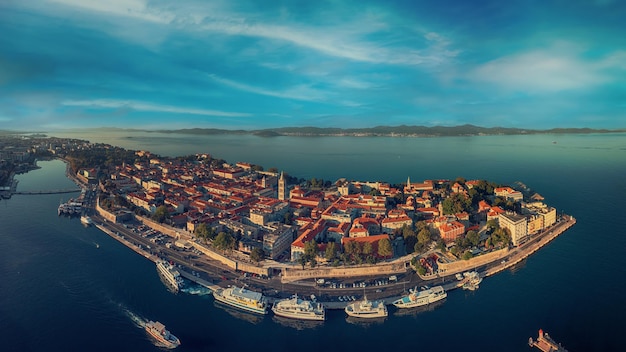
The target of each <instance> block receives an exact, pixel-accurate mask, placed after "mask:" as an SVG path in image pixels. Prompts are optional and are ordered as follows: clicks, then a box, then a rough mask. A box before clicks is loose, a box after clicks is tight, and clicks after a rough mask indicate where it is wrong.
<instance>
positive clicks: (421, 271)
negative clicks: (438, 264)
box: [417, 264, 426, 276]
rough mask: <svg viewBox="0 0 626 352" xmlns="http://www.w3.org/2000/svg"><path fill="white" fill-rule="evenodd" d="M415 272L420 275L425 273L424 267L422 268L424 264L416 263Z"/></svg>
mask: <svg viewBox="0 0 626 352" xmlns="http://www.w3.org/2000/svg"><path fill="white" fill-rule="evenodd" d="M417 273H418V274H420V275H422V276H424V275H426V268H424V266H423V265H421V264H420V265H418V266H417Z"/></svg>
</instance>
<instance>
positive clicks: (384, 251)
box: [378, 238, 393, 258]
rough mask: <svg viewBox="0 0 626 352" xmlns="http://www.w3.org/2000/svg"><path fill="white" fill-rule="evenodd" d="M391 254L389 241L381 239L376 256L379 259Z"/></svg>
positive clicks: (391, 249)
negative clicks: (378, 256)
mask: <svg viewBox="0 0 626 352" xmlns="http://www.w3.org/2000/svg"><path fill="white" fill-rule="evenodd" d="M392 254H393V248H391V241H390V240H389V239H388V238H382V239H380V240H379V241H378V255H380V256H381V257H385V258H387V257H390V256H391V255H392Z"/></svg>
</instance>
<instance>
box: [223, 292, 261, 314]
mask: <svg viewBox="0 0 626 352" xmlns="http://www.w3.org/2000/svg"><path fill="white" fill-rule="evenodd" d="M213 297H215V299H216V300H218V301H219V302H222V303H224V304H228V305H230V306H233V307H236V308H239V309H243V310H245V311H248V312H252V313H257V314H267V301H266V299H265V297H264V296H263V295H262V294H261V293H259V292H254V291H250V290H246V289H245V288H243V287H241V288H239V287H236V286H233V287H228V288H218V289H216V290H215V291H214V292H213Z"/></svg>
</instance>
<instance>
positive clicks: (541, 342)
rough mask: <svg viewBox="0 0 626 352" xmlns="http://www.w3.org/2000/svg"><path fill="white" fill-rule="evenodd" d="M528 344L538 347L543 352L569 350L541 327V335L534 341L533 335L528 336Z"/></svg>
mask: <svg viewBox="0 0 626 352" xmlns="http://www.w3.org/2000/svg"><path fill="white" fill-rule="evenodd" d="M528 346H530V347H537V348H538V349H540V350H541V351H543V352H567V350H566V349H565V347H563V346H561V344H560V343H558V342H556V341H554V340H553V339H552V338H551V337H550V335H548V333H547V332H546V333H544V332H543V330H542V329H539V337H538V338H537V340H536V341H533V338H532V337H529V338H528Z"/></svg>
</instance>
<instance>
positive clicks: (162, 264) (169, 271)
mask: <svg viewBox="0 0 626 352" xmlns="http://www.w3.org/2000/svg"><path fill="white" fill-rule="evenodd" d="M156 267H157V271H158V272H159V274H160V275H161V276H162V277H163V278H164V279H165V281H166V282H167V283H168V284H169V285H170V286H171V287H172V288H173V289H174V290H176V291H178V290H179V289H180V288H181V287H183V278H182V277H181V276H180V273H179V272H178V270H176V268H175V267H174V265H172V264H170V263H169V262H167V261H165V260H162V259H160V260H157V262H156Z"/></svg>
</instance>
